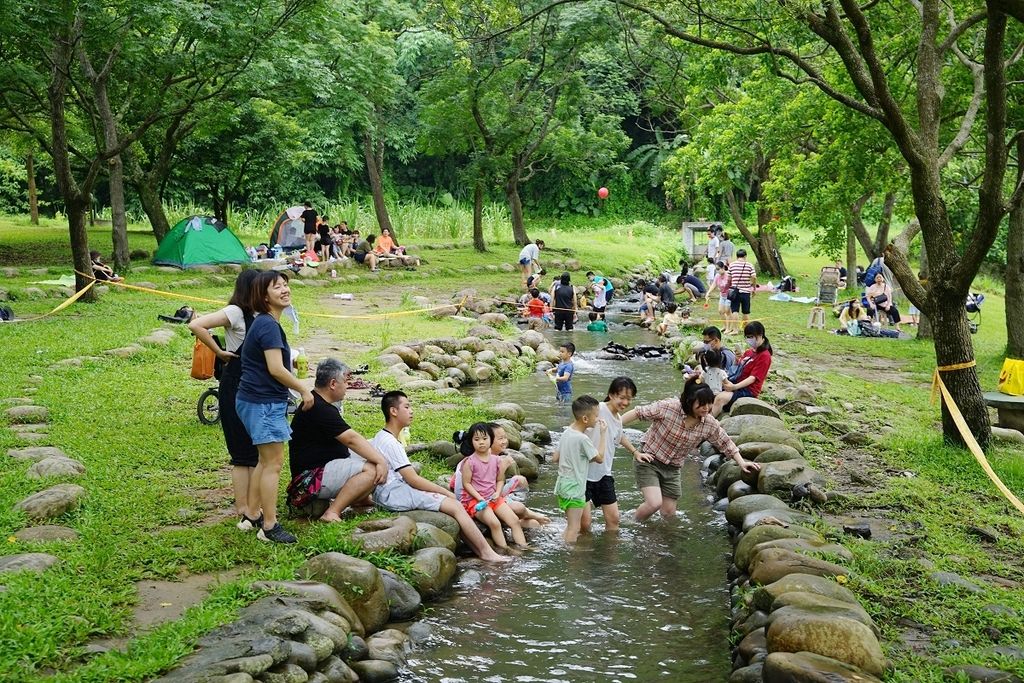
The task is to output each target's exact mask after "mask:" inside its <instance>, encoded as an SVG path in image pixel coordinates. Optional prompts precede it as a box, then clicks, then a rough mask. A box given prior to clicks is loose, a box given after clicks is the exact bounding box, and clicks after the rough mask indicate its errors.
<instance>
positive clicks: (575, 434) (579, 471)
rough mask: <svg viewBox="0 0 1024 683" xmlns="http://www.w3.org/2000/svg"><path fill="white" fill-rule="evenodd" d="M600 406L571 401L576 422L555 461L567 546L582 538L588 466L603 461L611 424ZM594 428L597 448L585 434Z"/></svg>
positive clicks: (564, 437) (589, 399) (591, 401)
mask: <svg viewBox="0 0 1024 683" xmlns="http://www.w3.org/2000/svg"><path fill="white" fill-rule="evenodd" d="M562 348H565V347H562ZM599 406H600V404H599V403H598V402H597V399H595V398H593V397H591V396H580V397H579V398H578V399H576V400H575V401H573V402H572V416H573V423H572V424H571V425H569V426H568V427H567V428H566V430H565V432H563V434H562V440H561V441H560V442H559V443H558V450H557V451H555V455H554V458H553V460H554V462H556V463H558V480H557V481H555V496H556V497H557V498H558V507H559V508H561V509H562V510H563V511H565V520H566V526H565V534H564V535H563V538H565V542H566V543H575V542H576V539H577V538H579V535H580V525H581V523H582V521H583V509H584V508H585V507H586V506H587V501H586V491H587V467H588V465H590V463H592V462H595V463H601V462H604V451H605V446H606V443H605V441H606V440H607V439H608V424H607V423H606V422H605V421H604V420H602V419H600V418H599V417H598V410H599ZM592 427H594V428H596V430H597V433H598V434H599V437H598V443H597V445H596V446H595V445H594V443H593V442H592V441H591V440H590V439H589V438H587V435H586V434H585V433H584V432H586V431H587V430H588V429H590V428H592Z"/></svg>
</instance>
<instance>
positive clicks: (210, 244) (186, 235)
mask: <svg viewBox="0 0 1024 683" xmlns="http://www.w3.org/2000/svg"><path fill="white" fill-rule="evenodd" d="M251 260H252V259H251V258H249V254H247V253H246V251H245V247H243V246H242V243H241V242H240V241H239V240H238V238H237V237H235V233H233V232H231V230H229V229H228V226H226V225H224V224H223V223H221V222H220V221H219V220H217V219H216V218H214V217H213V216H189V217H188V218H184V219H182V220H181V221H179V222H178V224H177V225H175V226H174V227H173V228H171V231H170V232H169V233H167V236H166V237H164V239H163V241H162V242H161V243H160V248H159V249H157V250H156V254H154V255H153V263H155V264H156V265H158V266H174V267H175V268H190V267H192V266H200V265H210V264H216V263H249V262H250V261H251Z"/></svg>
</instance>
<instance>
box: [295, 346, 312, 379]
mask: <svg viewBox="0 0 1024 683" xmlns="http://www.w3.org/2000/svg"><path fill="white" fill-rule="evenodd" d="M295 376H296V377H298V378H299V379H306V378H307V377H309V359H308V358H306V350H305V349H304V348H302V347H299V355H298V356H296V358H295Z"/></svg>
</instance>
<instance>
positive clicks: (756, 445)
mask: <svg viewBox="0 0 1024 683" xmlns="http://www.w3.org/2000/svg"><path fill="white" fill-rule="evenodd" d="M736 436H739V434H736ZM705 443H707V442H705ZM773 448H782V446H779V444H777V443H769V442H767V441H750V442H748V443H745V444H743V445H742V446H739V449H740V455H742V456H743V457H744V458H746V459H747V460H754V459H756V458H757V456H759V455H761V454H762V453H764V452H765V451H768V450H771V449H773ZM794 455H795V456H796V457H800V454H799V453H794Z"/></svg>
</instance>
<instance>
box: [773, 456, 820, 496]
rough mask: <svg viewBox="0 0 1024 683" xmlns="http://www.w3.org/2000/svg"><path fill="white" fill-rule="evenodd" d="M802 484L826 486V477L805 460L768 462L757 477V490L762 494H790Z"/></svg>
mask: <svg viewBox="0 0 1024 683" xmlns="http://www.w3.org/2000/svg"><path fill="white" fill-rule="evenodd" d="M801 484H814V485H816V486H819V487H823V486H824V485H825V477H824V476H822V474H821V473H820V472H818V471H817V470H815V469H813V468H811V466H810V465H808V464H807V462H806V461H805V460H803V459H800V460H782V461H780V462H766V463H764V464H763V465H761V472H760V474H758V477H757V490H758V491H760V492H761V493H787V494H788V493H789V492H790V491H792V490H793V487H794V486H799V485H801Z"/></svg>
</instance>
